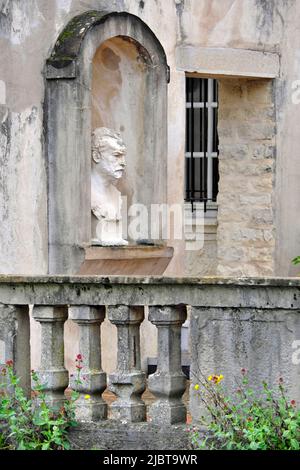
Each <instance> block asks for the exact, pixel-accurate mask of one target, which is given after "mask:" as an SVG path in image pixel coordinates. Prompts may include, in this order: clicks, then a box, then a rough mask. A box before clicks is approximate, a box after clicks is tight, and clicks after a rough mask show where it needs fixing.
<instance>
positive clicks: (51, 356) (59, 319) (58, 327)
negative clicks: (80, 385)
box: [33, 305, 68, 408]
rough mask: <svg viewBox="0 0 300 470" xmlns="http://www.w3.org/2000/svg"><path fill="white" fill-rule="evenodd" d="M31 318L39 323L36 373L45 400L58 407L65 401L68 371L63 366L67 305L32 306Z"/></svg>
mask: <svg viewBox="0 0 300 470" xmlns="http://www.w3.org/2000/svg"><path fill="white" fill-rule="evenodd" d="M33 318H34V319H35V320H36V321H38V322H39V323H40V324H41V363H40V368H39V370H38V375H39V377H40V380H41V382H42V383H43V385H45V393H46V395H47V402H48V403H49V404H50V405H52V406H53V407H54V408H60V407H61V406H62V405H63V404H64V401H65V397H64V391H65V389H66V387H67V386H68V372H67V370H66V369H65V367H64V322H65V321H66V319H67V318H68V310H67V307H50V306H39V305H38V306H37V305H35V306H34V307H33Z"/></svg>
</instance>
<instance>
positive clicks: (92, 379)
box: [69, 305, 107, 421]
mask: <svg viewBox="0 0 300 470" xmlns="http://www.w3.org/2000/svg"><path fill="white" fill-rule="evenodd" d="M69 317H70V319H71V320H73V321H74V322H75V323H77V324H78V326H79V354H80V357H81V360H80V361H79V362H78V363H77V367H79V368H81V367H82V369H80V383H76V375H75V377H74V378H73V379H72V380H71V386H72V389H73V390H76V391H77V392H79V393H80V396H79V398H78V400H77V401H76V417H77V419H79V420H81V421H97V420H99V419H106V418H107V404H106V403H105V402H104V400H103V399H102V397H101V395H102V393H103V392H104V390H105V389H106V374H105V372H103V371H102V368H101V336H100V327H101V323H102V322H103V320H104V317H105V307H89V306H86V305H81V306H78V307H77V306H75V307H70V309H69Z"/></svg>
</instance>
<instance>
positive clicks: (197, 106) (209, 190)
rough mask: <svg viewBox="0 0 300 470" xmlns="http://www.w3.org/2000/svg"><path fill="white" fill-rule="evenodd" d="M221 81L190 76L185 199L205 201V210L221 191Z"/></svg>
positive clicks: (188, 85) (187, 81) (187, 91)
mask: <svg viewBox="0 0 300 470" xmlns="http://www.w3.org/2000/svg"><path fill="white" fill-rule="evenodd" d="M217 122H218V83H217V80H214V79H212V78H190V77H187V78H186V152H185V181H186V183H185V184H186V187H185V200H186V201H189V202H191V204H192V210H194V205H193V204H194V203H195V202H203V204H204V212H206V211H207V208H208V207H209V202H210V201H212V202H215V201H216V199H217V194H218V181H219V169H218V146H219V139H218V132H217Z"/></svg>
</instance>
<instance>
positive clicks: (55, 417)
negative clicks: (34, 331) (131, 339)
mask: <svg viewBox="0 0 300 470" xmlns="http://www.w3.org/2000/svg"><path fill="white" fill-rule="evenodd" d="M77 357H78V356H77ZM79 373H80V369H79ZM1 375H2V379H3V380H2V383H1V384H0V387H1V397H0V449H16V450H68V449H69V448H70V443H69V441H68V437H67V431H68V429H69V428H70V426H74V425H76V424H77V423H76V421H75V408H74V406H75V401H76V400H77V398H78V394H77V393H76V392H72V393H71V396H70V399H69V400H66V402H65V404H64V406H62V407H61V408H60V409H59V410H55V409H54V408H53V407H51V406H50V405H49V404H48V400H47V395H46V394H45V391H44V390H45V386H44V385H43V384H41V382H40V380H39V378H38V375H37V373H36V372H35V371H31V376H32V381H33V384H34V386H33V395H34V399H28V398H27V397H26V395H25V394H24V391H23V389H22V388H21V387H20V385H19V378H17V377H16V376H15V374H14V372H13V362H12V361H7V362H6V366H5V367H3V368H2V371H1ZM78 380H80V377H79V376H78Z"/></svg>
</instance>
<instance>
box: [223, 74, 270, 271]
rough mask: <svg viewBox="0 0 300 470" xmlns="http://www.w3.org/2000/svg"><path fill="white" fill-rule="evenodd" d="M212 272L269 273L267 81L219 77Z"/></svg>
mask: <svg viewBox="0 0 300 470" xmlns="http://www.w3.org/2000/svg"><path fill="white" fill-rule="evenodd" d="M218 132H219V140H220V146H219V150H220V155H219V172H220V180H219V194H218V230H217V245H218V248H217V249H218V260H217V263H218V268H217V270H218V274H220V275H229V276H230V275H234V276H256V275H260V276H264V275H272V274H273V273H274V247H275V233H274V210H273V200H272V192H273V184H274V167H275V105H274V98H273V89H272V81H270V80H249V79H234V78H232V79H222V80H220V81H219V121H218Z"/></svg>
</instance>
